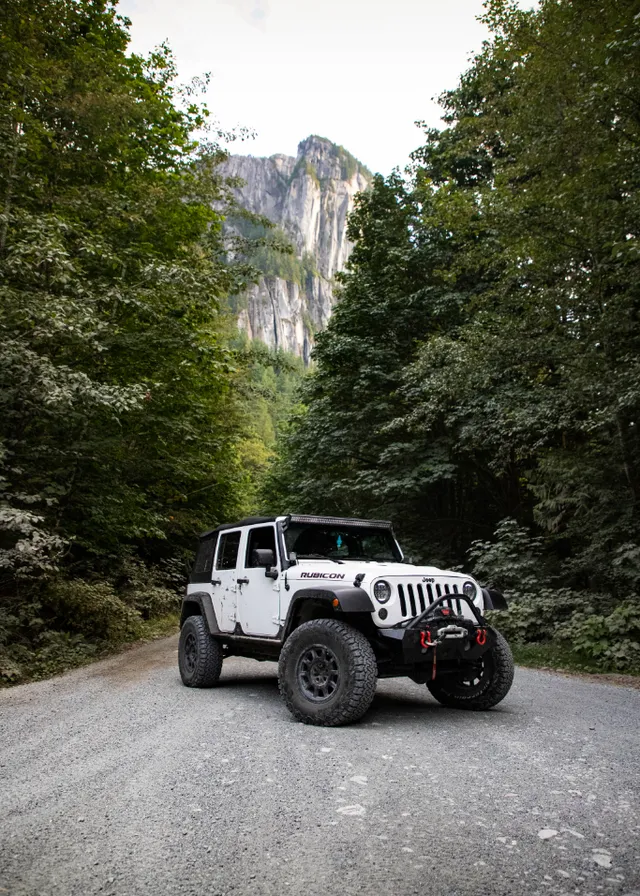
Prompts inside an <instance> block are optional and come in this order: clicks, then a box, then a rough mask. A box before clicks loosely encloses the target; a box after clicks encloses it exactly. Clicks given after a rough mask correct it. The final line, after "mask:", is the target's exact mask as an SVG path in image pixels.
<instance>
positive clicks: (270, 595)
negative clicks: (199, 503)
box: [236, 525, 282, 638]
mask: <svg viewBox="0 0 640 896" xmlns="http://www.w3.org/2000/svg"><path fill="white" fill-rule="evenodd" d="M256 547H261V548H268V549H270V550H273V552H274V558H275V566H274V567H273V568H274V569H275V570H278V571H279V570H280V569H281V568H282V567H281V564H280V562H279V558H278V552H277V548H276V530H275V526H273V525H270V526H253V527H251V529H249V530H248V531H247V533H246V538H245V540H243V544H242V546H241V548H242V553H241V554H240V556H239V558H238V567H239V569H238V577H237V580H236V581H237V582H238V615H239V617H240V619H239V621H240V625H241V626H242V630H243V631H244V632H245V633H246V634H248V635H262V636H266V637H272V638H273V637H275V636H276V635H277V634H278V629H279V628H280V578H279V577H278V578H277V579H275V580H274V579H272V578H269V577H268V576H266V575H265V569H264V567H260V566H253V565H252V554H253V550H254V549H255V548H256Z"/></svg>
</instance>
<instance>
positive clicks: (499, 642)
mask: <svg viewBox="0 0 640 896" xmlns="http://www.w3.org/2000/svg"><path fill="white" fill-rule="evenodd" d="M495 635H496V644H495V646H494V647H492V648H491V650H487V652H486V653H484V654H483V655H482V656H481V657H480V659H479V660H478V661H477V662H476V663H475V664H474V665H473V666H472V667H471V668H470V669H465V670H464V671H463V672H461V673H459V674H458V675H457V676H456V675H447V676H443V677H442V678H441V679H438V678H436V680H435V681H428V682H427V687H428V688H429V690H430V691H431V693H432V694H433V696H434V697H435V698H436V700H437V701H438V702H439V703H442V705H443V706H452V707H458V708H460V709H491V707H492V706H495V705H496V704H497V703H500V701H501V700H503V699H504V698H505V697H506V696H507V694H508V693H509V690H510V688H511V685H512V684H513V675H514V665H513V656H512V654H511V648H510V647H509V645H508V644H507V642H506V641H505V639H504V638H503V637H502V635H501V634H500V632H496V633H495Z"/></svg>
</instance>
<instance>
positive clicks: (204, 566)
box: [189, 537, 216, 582]
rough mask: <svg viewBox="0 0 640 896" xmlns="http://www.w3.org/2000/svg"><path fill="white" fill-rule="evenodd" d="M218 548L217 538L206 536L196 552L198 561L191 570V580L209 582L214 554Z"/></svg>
mask: <svg viewBox="0 0 640 896" xmlns="http://www.w3.org/2000/svg"><path fill="white" fill-rule="evenodd" d="M215 550H216V539H215V537H214V538H205V539H203V540H202V541H201V542H200V544H199V546H198V553H197V554H196V562H195V563H194V564H193V569H192V570H191V576H190V579H189V580H190V581H191V582H208V581H210V579H211V567H212V565H213V555H214V553H215Z"/></svg>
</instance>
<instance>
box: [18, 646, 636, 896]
mask: <svg viewBox="0 0 640 896" xmlns="http://www.w3.org/2000/svg"><path fill="white" fill-rule="evenodd" d="M639 723H640V693H639V692H638V691H637V690H636V689H634V687H627V686H620V685H613V684H610V683H608V682H603V681H602V680H598V681H597V682H594V681H592V680H590V679H589V680H583V678H582V677H574V676H571V677H569V676H566V675H564V674H562V675H560V674H552V673H550V672H544V671H533V670H530V669H523V668H519V669H518V670H517V672H516V682H515V684H514V687H513V689H512V691H511V692H510V694H509V696H508V697H507V699H506V700H505V701H504V702H503V703H502V704H501V705H500V706H499V707H497V708H496V709H495V710H493V711H491V712H487V713H471V712H463V711H458V710H448V709H444V708H442V707H440V706H439V705H438V704H437V703H435V702H434V701H433V699H432V698H431V697H430V695H429V694H428V692H427V689H426V688H425V687H420V686H418V685H415V684H413V683H412V682H408V681H405V680H402V679H393V680H386V681H381V682H379V683H378V689H377V694H376V698H375V700H374V703H373V706H372V708H371V710H370V711H369V712H368V713H367V714H366V716H365V717H364V719H363V720H362V721H361V722H360V723H358V724H356V725H352V726H349V727H345V728H339V729H323V728H313V727H309V726H304V725H300V724H298V723H296V722H295V721H294V720H293V719H292V717H291V716H290V715H289V713H288V712H287V710H286V709H285V707H284V706H283V704H282V702H281V700H280V698H279V695H278V689H277V680H276V666H275V664H272V663H256V662H253V661H250V660H244V659H236V658H234V659H232V660H229V661H225V665H224V668H223V673H222V679H221V682H220V685H219V686H218V687H217V688H214V689H211V690H200V691H199V690H191V689H187V688H184V687H183V686H182V684H181V682H180V679H179V677H178V673H177V638H176V637H171V638H167V639H163V640H161V641H156V642H153V643H149V644H145V645H142V646H139V647H135V648H133V649H132V650H129V651H127V652H125V653H124V654H121V655H119V656H116V657H110V658H109V659H107V660H103V661H101V662H98V663H96V664H94V665H92V666H88V667H85V668H82V669H78V670H75V671H73V672H70V673H67V674H65V675H63V676H60V677H58V678H54V679H51V680H49V681H43V682H37V683H34V684H29V685H22V686H18V687H15V688H11V689H7V690H3V691H0V894H2V893H3V892H4V893H10V894H12V896H13V894H15V896H36V894H38V896H48V894H65V896H66V894H69V896H71V894H74V896H75V894H78V896H87V894H91V893H110V894H120V896H133V894H141V896H147V894H149V896H151V894H154V896H156V894H158V893H161V894H163V896H165V894H166V896H171V894H202V893H207V894H208V896H209V894H210V896H216V894H218V896H231V894H244V893H251V894H269V896H270V894H282V893H286V892H288V891H290V892H296V893H298V892H305V894H306V896H316V894H317V896H320V894H323V896H326V894H334V893H335V894H338V893H339V894H340V896H349V894H352V893H353V894H356V893H358V894H359V893H362V892H368V893H369V894H374V896H375V894H387V893H388V894H393V896H405V894H406V896H409V894H421V896H424V894H446V896H487V894H505V896H506V894H513V893H523V894H538V893H552V894H565V893H566V894H574V893H579V894H592V896H599V894H619V896H631V894H633V896H639V894H640V811H639V808H640V800H639V797H640V735H639V731H640V725H639Z"/></svg>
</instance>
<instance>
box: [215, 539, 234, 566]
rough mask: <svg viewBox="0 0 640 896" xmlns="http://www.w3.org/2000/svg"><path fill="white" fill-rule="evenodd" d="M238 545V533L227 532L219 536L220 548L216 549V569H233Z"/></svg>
mask: <svg viewBox="0 0 640 896" xmlns="http://www.w3.org/2000/svg"><path fill="white" fill-rule="evenodd" d="M239 547H240V533H239V532H229V533H227V534H225V535H221V536H220V548H219V550H218V559H217V560H216V569H235V568H236V561H237V559H238V548H239Z"/></svg>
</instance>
